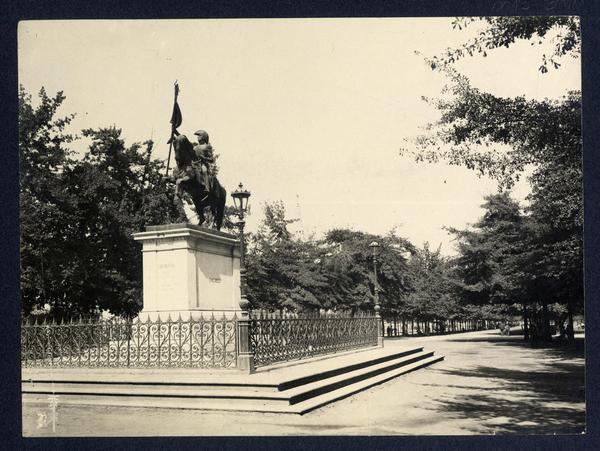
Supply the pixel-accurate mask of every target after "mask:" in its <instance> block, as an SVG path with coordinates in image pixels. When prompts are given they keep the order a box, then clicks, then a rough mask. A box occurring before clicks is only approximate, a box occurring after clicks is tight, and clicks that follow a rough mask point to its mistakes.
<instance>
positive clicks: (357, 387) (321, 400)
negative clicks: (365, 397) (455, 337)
mask: <svg viewBox="0 0 600 451" xmlns="http://www.w3.org/2000/svg"><path fill="white" fill-rule="evenodd" d="M442 360H444V356H431V357H428V358H426V359H422V360H418V361H416V362H413V363H411V364H409V365H404V366H401V367H399V368H396V369H395V370H392V371H388V372H385V373H382V374H379V375H377V376H373V377H371V378H368V379H363V380H361V381H359V382H357V383H354V384H351V385H348V386H344V387H342V388H339V389H337V390H333V391H330V392H327V393H324V394H322V395H319V396H315V397H313V398H310V399H307V400H305V401H303V402H300V403H298V404H294V405H291V406H290V408H289V410H288V413H296V414H299V415H304V414H305V413H308V412H310V411H312V410H315V409H318V408H319V407H323V406H325V405H327V404H330V403H332V402H335V401H339V400H341V399H344V398H347V397H348V396H351V395H353V394H355V393H358V392H360V391H363V390H366V389H368V388H371V387H374V386H375V385H379V384H382V383H384V382H386V381H389V380H390V379H393V378H396V377H398V376H401V375H403V374H407V373H410V372H412V371H415V370H418V369H421V368H425V367H427V366H429V365H433V364H434V363H437V362H440V361H442Z"/></svg>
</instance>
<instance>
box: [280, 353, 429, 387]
mask: <svg viewBox="0 0 600 451" xmlns="http://www.w3.org/2000/svg"><path fill="white" fill-rule="evenodd" d="M422 351H423V348H422V347H417V348H411V349H404V350H402V351H398V352H393V353H388V354H384V355H382V356H374V357H371V358H369V357H367V356H364V358H363V359H361V360H359V361H357V362H352V363H345V364H338V365H336V366H335V367H334V368H332V369H328V370H322V371H314V370H313V371H312V372H309V373H308V374H304V375H301V376H294V377H293V378H291V379H288V380H285V381H283V382H280V383H279V387H278V388H279V390H288V389H290V388H294V387H298V386H300V385H305V384H309V383H311V382H315V381H318V380H322V379H327V378H330V377H334V376H338V375H340V374H343V373H348V372H351V371H355V370H358V369H361V368H365V367H368V366H372V365H377V364H380V363H383V362H387V361H390V360H395V359H399V358H401V357H405V356H407V355H410V354H417V353H419V352H422Z"/></svg>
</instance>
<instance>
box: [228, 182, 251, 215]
mask: <svg viewBox="0 0 600 451" xmlns="http://www.w3.org/2000/svg"><path fill="white" fill-rule="evenodd" d="M231 197H233V203H234V205H235V209H236V210H237V213H238V216H239V217H240V218H243V217H244V215H245V214H246V212H247V211H248V198H249V197H250V192H249V191H246V190H245V189H244V186H243V185H242V184H241V183H240V184H239V186H238V189H236V190H235V191H234V192H233V193H231Z"/></svg>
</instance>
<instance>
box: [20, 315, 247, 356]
mask: <svg viewBox="0 0 600 451" xmlns="http://www.w3.org/2000/svg"><path fill="white" fill-rule="evenodd" d="M236 322H237V318H236V317H233V318H225V317H224V316H223V317H221V318H214V317H210V318H204V317H200V318H189V319H185V320H183V319H181V318H179V319H177V320H171V319H170V318H168V319H167V320H160V319H157V320H151V319H147V320H139V319H136V320H133V321H127V320H96V321H85V320H83V321H70V322H66V323H59V324H54V323H42V324H33V325H31V324H27V323H26V322H24V323H23V325H22V327H21V363H22V365H23V366H24V367H31V366H52V367H121V366H125V367H199V368H230V367H235V366H236V359H237V330H236V329H237V328H236Z"/></svg>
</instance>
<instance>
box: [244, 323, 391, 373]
mask: <svg viewBox="0 0 600 451" xmlns="http://www.w3.org/2000/svg"><path fill="white" fill-rule="evenodd" d="M378 321H379V319H378V318H377V317H375V316H374V315H369V314H359V315H354V316H351V315H349V314H348V313H336V314H315V315H308V314H279V313H267V312H262V311H261V312H252V313H251V315H250V346H251V350H252V353H253V355H254V364H255V366H264V365H269V364H272V363H277V362H284V361H289V360H296V359H304V358H309V357H313V356H316V355H320V354H328V353H334V352H337V351H345V350H348V349H355V348H364V347H369V346H376V345H377V326H378Z"/></svg>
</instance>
